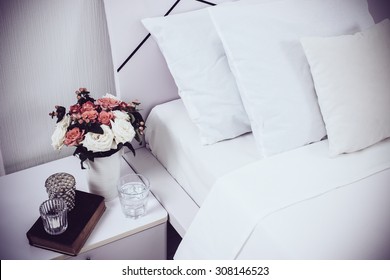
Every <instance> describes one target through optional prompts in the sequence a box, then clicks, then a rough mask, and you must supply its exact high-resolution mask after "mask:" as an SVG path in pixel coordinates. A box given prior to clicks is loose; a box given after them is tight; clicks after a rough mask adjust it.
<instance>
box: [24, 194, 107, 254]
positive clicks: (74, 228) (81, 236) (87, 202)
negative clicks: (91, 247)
mask: <svg viewBox="0 0 390 280" xmlns="http://www.w3.org/2000/svg"><path fill="white" fill-rule="evenodd" d="M105 210H106V205H105V203H104V197H102V196H99V195H95V194H91V193H87V192H83V191H79V190H76V206H75V207H74V208H73V209H72V211H69V212H68V228H67V229H66V231H65V232H64V233H62V234H60V235H50V234H48V233H46V231H45V229H44V228H43V223H42V220H41V218H40V217H39V218H38V219H37V221H36V222H35V223H34V225H33V226H32V227H31V228H30V230H29V231H28V232H27V233H26V235H27V239H28V241H29V243H30V245H33V246H36V247H40V248H44V249H48V250H52V251H56V252H60V253H63V254H67V255H71V256H76V255H77V254H78V253H79V252H80V250H81V248H82V247H83V246H84V244H85V242H86V241H87V239H88V237H89V236H90V234H91V232H92V231H93V229H94V228H95V226H96V224H97V223H98V221H99V219H100V217H101V216H102V215H103V213H104V211H105Z"/></svg>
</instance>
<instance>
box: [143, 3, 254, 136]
mask: <svg viewBox="0 0 390 280" xmlns="http://www.w3.org/2000/svg"><path fill="white" fill-rule="evenodd" d="M142 23H143V24H144V26H145V27H146V29H147V30H148V31H149V32H150V34H151V35H152V37H153V38H154V39H155V40H156V42H157V43H158V46H159V47H160V50H161V52H162V54H163V55H164V57H165V60H166V62H167V64H168V67H169V69H170V72H171V74H172V76H173V78H174V80H175V83H176V85H177V87H178V89H179V95H180V97H181V99H182V100H183V103H184V105H185V107H186V109H187V111H188V114H189V116H190V118H191V120H192V121H193V122H194V123H195V124H196V126H197V127H198V129H199V132H200V137H201V142H202V144H213V143H215V142H217V141H221V140H225V139H229V138H234V137H236V136H239V135H241V134H244V133H246V132H249V131H251V128H250V122H249V119H248V116H247V114H246V112H245V109H244V107H243V105H242V101H241V97H240V94H239V92H238V89H237V85H236V82H235V80H234V76H233V74H232V73H231V70H230V68H229V65H228V62H227V58H226V55H225V51H224V49H223V46H222V43H221V41H220V39H219V37H218V34H217V33H216V31H215V29H214V26H213V24H212V22H211V20H210V16H209V14H208V12H207V10H206V9H201V10H197V11H192V12H187V13H183V14H176V15H170V16H167V17H159V18H149V19H144V20H142Z"/></svg>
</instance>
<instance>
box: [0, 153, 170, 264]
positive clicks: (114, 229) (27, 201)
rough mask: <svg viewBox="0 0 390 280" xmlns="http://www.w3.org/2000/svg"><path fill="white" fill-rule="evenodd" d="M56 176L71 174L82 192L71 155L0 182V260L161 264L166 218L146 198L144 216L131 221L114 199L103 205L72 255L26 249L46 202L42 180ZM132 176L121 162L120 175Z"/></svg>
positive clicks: (79, 171) (76, 162) (81, 178)
mask: <svg viewBox="0 0 390 280" xmlns="http://www.w3.org/2000/svg"><path fill="white" fill-rule="evenodd" d="M134 160H136V159H134ZM56 172H67V173H69V174H72V175H73V176H74V177H75V179H76V189H78V190H81V191H87V192H88V186H87V180H86V170H82V169H81V167H80V160H79V159H78V158H76V157H73V156H71V157H66V158H63V159H60V160H55V161H52V162H48V163H45V164H42V165H39V166H35V167H32V168H29V169H25V170H22V171H19V172H15V173H12V174H9V175H5V176H2V177H0V240H1V243H0V259H2V260H7V259H14V260H15V259H23V260H30V259H106V260H108V259H110V260H111V259H129V260H130V259H141V260H143V259H166V254H167V220H168V215H167V212H166V211H165V209H164V208H163V207H162V206H161V205H160V203H159V202H158V201H157V200H156V198H155V197H154V196H153V194H152V193H151V195H150V196H149V200H148V204H147V210H146V211H147V213H146V214H145V216H143V217H141V218H139V219H137V220H132V219H129V218H125V216H124V215H123V213H122V210H121V206H120V202H119V199H118V197H117V198H115V199H114V200H111V201H109V202H106V207H107V208H106V211H105V212H104V213H103V216H102V217H101V218H100V220H99V222H98V223H97V225H96V226H95V228H94V230H93V231H92V233H91V235H90V236H89V238H88V239H87V241H86V243H85V245H84V246H83V248H82V249H81V251H80V253H79V254H78V255H77V256H74V257H73V256H68V255H64V254H61V253H57V252H54V251H50V250H45V249H40V248H37V247H34V246H31V245H30V244H29V243H28V239H27V237H26V232H27V231H28V230H29V229H30V228H31V226H32V225H33V224H34V222H35V221H36V219H37V218H38V217H39V210H38V208H39V205H40V204H41V203H42V202H43V201H44V200H46V199H47V194H46V190H45V180H46V178H47V177H49V176H50V175H52V174H54V173H56ZM133 172H134V171H133V170H132V169H131V167H130V166H129V165H128V164H127V163H126V161H125V160H123V159H122V163H121V175H124V174H128V173H133Z"/></svg>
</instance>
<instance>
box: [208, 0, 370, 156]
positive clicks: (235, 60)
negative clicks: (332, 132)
mask: <svg viewBox="0 0 390 280" xmlns="http://www.w3.org/2000/svg"><path fill="white" fill-rule="evenodd" d="M209 12H210V15H211V18H212V20H213V22H214V24H215V26H216V28H217V31H218V34H219V36H220V38H221V39H222V43H223V45H224V48H225V51H226V54H227V56H228V60H229V65H230V67H231V69H232V71H233V74H234V76H235V78H236V81H237V85H238V88H239V91H240V94H241V97H242V100H243V103H244V107H245V109H246V112H247V113H248V116H249V118H250V121H251V126H252V131H253V133H254V136H255V139H256V142H257V145H258V148H259V151H260V152H261V154H262V155H263V156H270V155H273V154H277V153H280V152H283V151H287V150H291V149H294V148H297V147H300V146H302V145H305V144H309V143H311V142H315V141H319V140H320V139H321V138H323V137H324V136H325V135H326V130H325V125H324V122H323V120H322V116H321V113H320V109H319V106H318V102H317V97H316V95H315V91H314V85H313V82H312V78H311V74H310V69H309V65H308V63H307V60H306V57H305V54H304V52H303V49H302V46H301V44H300V41H299V39H300V38H301V37H302V36H311V35H319V36H333V35H339V34H345V33H354V32H356V31H359V30H361V28H365V27H368V26H370V25H372V24H373V23H374V22H373V19H372V17H371V15H370V13H369V11H368V5H367V1H366V0H285V1H269V2H265V3H258V4H248V5H236V6H234V5H233V4H232V5H226V6H221V7H217V8H215V9H214V8H212V9H209Z"/></svg>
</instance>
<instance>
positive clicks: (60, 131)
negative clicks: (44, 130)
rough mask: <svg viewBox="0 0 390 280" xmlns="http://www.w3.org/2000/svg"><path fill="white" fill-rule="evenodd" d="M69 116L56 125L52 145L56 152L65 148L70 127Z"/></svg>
mask: <svg viewBox="0 0 390 280" xmlns="http://www.w3.org/2000/svg"><path fill="white" fill-rule="evenodd" d="M69 122H70V118H69V116H64V117H63V119H62V120H61V121H60V122H58V123H57V124H56V128H55V130H54V132H53V135H52V136H51V145H52V146H53V148H54V149H56V150H61V148H62V146H64V140H65V134H66V130H67V128H68V126H69Z"/></svg>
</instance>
